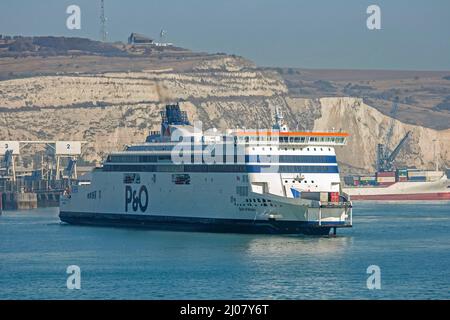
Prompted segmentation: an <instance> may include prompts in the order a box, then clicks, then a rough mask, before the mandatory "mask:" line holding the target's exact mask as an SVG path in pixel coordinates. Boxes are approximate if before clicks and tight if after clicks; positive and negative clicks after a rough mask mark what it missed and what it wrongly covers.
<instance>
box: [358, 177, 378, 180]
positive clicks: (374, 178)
mask: <svg viewBox="0 0 450 320" xmlns="http://www.w3.org/2000/svg"><path fill="white" fill-rule="evenodd" d="M375 180H377V177H375V176H370V177H369V176H364V177H360V178H359V181H375Z"/></svg>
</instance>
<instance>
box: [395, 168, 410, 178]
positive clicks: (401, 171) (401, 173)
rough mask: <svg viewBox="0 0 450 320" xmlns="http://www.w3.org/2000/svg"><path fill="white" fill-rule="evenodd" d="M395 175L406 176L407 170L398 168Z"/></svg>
mask: <svg viewBox="0 0 450 320" xmlns="http://www.w3.org/2000/svg"><path fill="white" fill-rule="evenodd" d="M397 176H399V177H407V176H408V170H406V169H399V170H398V171H397Z"/></svg>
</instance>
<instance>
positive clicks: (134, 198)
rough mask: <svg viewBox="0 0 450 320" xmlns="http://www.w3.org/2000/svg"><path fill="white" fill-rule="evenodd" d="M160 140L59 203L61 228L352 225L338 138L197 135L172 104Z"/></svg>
mask: <svg viewBox="0 0 450 320" xmlns="http://www.w3.org/2000/svg"><path fill="white" fill-rule="evenodd" d="M161 116H162V123H161V131H160V132H153V133H152V134H151V135H150V136H149V137H147V140H146V142H145V143H142V144H137V145H132V146H127V147H126V148H125V150H124V151H122V152H115V153H112V154H110V155H109V156H108V157H107V159H106V161H105V162H104V163H103V165H102V166H101V167H98V168H95V169H94V170H93V171H92V173H91V180H90V181H89V182H84V183H83V184H76V185H73V186H72V187H71V189H70V190H68V191H67V192H66V193H65V195H64V196H63V197H61V203H60V219H61V220H62V221H63V222H67V223H71V224H83V225H103V226H124V227H145V228H151V229H163V230H181V231H206V232H236V233H270V234H313V235H326V234H329V233H330V231H331V230H333V232H334V233H336V228H344V227H351V226H352V203H351V201H350V199H349V197H348V196H347V195H346V194H345V193H343V192H341V182H340V177H339V168H338V164H337V160H336V154H335V150H334V147H336V146H344V145H345V144H346V142H347V138H348V134H346V133H343V132H291V131H289V130H288V128H287V126H286V125H285V124H284V123H283V116H282V114H281V112H280V111H279V110H277V114H276V119H275V120H276V121H275V124H274V126H273V128H272V130H266V131H260V130H228V131H227V133H226V134H220V133H218V132H217V130H210V132H202V131H201V130H200V131H199V130H198V129H197V128H196V127H195V126H192V125H191V123H190V122H189V121H188V119H187V115H186V113H185V112H184V111H181V110H180V107H179V105H178V104H176V105H168V106H166V110H165V112H164V111H163V112H161Z"/></svg>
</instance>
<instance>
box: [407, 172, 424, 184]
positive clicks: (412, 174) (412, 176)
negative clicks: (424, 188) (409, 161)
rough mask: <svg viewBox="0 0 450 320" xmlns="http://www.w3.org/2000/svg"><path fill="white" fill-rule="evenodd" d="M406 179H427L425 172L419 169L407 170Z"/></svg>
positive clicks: (415, 180) (413, 180)
mask: <svg viewBox="0 0 450 320" xmlns="http://www.w3.org/2000/svg"><path fill="white" fill-rule="evenodd" d="M408 181H411V182H425V181H427V173H426V172H425V171H419V170H408Z"/></svg>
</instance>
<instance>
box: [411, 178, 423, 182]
mask: <svg viewBox="0 0 450 320" xmlns="http://www.w3.org/2000/svg"><path fill="white" fill-rule="evenodd" d="M408 181H411V182H426V181H427V177H409V178H408Z"/></svg>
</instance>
